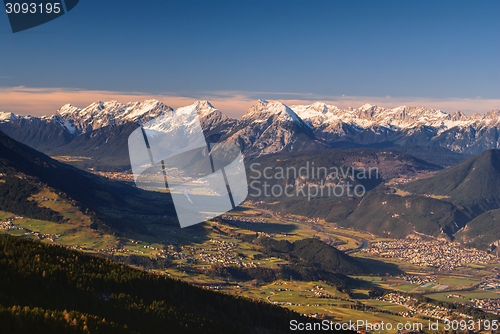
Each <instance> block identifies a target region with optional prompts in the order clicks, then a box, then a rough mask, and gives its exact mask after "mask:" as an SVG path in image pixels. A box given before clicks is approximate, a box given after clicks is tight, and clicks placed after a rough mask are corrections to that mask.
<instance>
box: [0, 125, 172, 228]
mask: <svg viewBox="0 0 500 334" xmlns="http://www.w3.org/2000/svg"><path fill="white" fill-rule="evenodd" d="M0 173H2V174H3V176H2V177H3V179H4V180H6V179H9V178H14V179H15V178H17V180H21V182H22V183H23V184H28V185H31V186H33V185H35V186H36V184H38V183H40V182H41V183H43V184H46V185H47V186H49V187H50V188H52V189H54V190H55V191H57V192H60V193H61V194H64V196H68V197H69V198H70V199H71V200H74V201H76V202H77V203H78V205H79V206H81V207H82V210H87V209H88V210H90V211H91V212H93V213H94V214H96V215H98V216H99V217H100V219H102V220H103V222H105V223H107V224H109V225H112V226H113V227H115V228H120V227H123V226H125V225H126V224H131V223H132V222H133V219H132V217H129V216H130V215H131V214H132V213H148V214H157V215H166V214H168V215H171V216H173V217H175V211H174V208H173V205H171V198H170V196H168V195H165V194H163V195H162V194H161V193H155V194H154V196H152V195H151V194H149V193H148V192H146V191H142V190H140V189H137V188H134V187H131V186H129V185H127V184H124V183H120V182H113V181H109V180H107V179H104V178H101V177H98V176H95V175H93V174H90V173H87V172H84V171H81V170H79V169H77V168H74V167H71V166H68V165H65V164H63V163H60V162H58V161H56V160H54V159H51V158H50V157H48V156H46V155H45V154H43V153H40V152H38V151H36V150H34V149H32V148H30V147H28V146H26V145H24V144H21V143H19V142H17V141H15V140H13V139H12V138H10V137H8V136H7V135H5V134H3V133H1V132H0ZM11 195H12V194H9V196H11ZM159 201H160V202H162V203H163V205H158V202H159ZM108 210H112V211H113V212H114V214H113V215H114V216H116V215H117V214H119V215H121V219H117V218H113V217H112V216H109V215H107V214H105V212H106V211H108ZM131 219H132V220H131ZM129 227H130V225H129ZM136 227H137V228H140V226H139V225H138V224H136Z"/></svg>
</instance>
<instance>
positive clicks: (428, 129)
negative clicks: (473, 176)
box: [0, 100, 500, 156]
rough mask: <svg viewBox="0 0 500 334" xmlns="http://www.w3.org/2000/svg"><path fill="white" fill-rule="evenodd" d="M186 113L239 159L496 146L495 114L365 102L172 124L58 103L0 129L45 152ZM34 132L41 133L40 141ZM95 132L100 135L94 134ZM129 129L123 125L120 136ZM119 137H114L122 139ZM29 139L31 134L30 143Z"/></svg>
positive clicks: (207, 116) (204, 107)
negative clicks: (324, 150)
mask: <svg viewBox="0 0 500 334" xmlns="http://www.w3.org/2000/svg"><path fill="white" fill-rule="evenodd" d="M193 108H195V109H196V111H197V114H198V115H199V119H200V123H201V126H202V129H203V131H204V134H205V137H206V139H207V141H208V142H218V141H220V140H224V141H228V142H231V143H235V144H238V145H239V146H240V148H241V149H242V151H243V152H244V153H245V155H247V156H259V155H263V154H269V153H274V152H278V151H282V150H285V151H286V150H299V149H304V148H307V149H318V148H321V147H330V146H333V147H338V146H340V147H345V145H347V146H348V147H352V146H355V145H363V146H366V145H368V146H369V145H374V144H376V145H380V144H383V145H437V146H443V147H447V148H449V149H451V150H454V151H458V152H467V153H473V154H475V153H480V151H481V150H483V149H486V148H498V147H500V135H499V133H500V131H499V130H500V111H499V110H493V111H491V112H488V113H485V114H484V115H479V114H474V115H471V116H466V115H464V114H463V113H462V112H460V111H457V112H455V113H453V114H447V113H445V112H443V111H440V110H434V109H429V108H424V107H410V106H400V107H397V108H392V109H391V108H382V107H378V106H374V105H371V104H368V103H367V104H364V105H363V106H361V107H359V108H346V109H340V108H338V107H336V106H333V105H328V104H325V103H323V102H315V103H312V104H310V105H294V106H291V107H288V106H286V105H285V104H283V103H281V102H278V101H265V100H259V101H258V102H257V103H256V104H255V105H254V106H252V107H251V108H250V109H249V110H248V111H247V112H246V113H245V115H243V116H242V117H241V118H240V119H239V120H235V119H232V118H229V117H227V116H226V115H224V114H223V113H221V112H220V111H219V110H217V109H216V108H215V107H214V106H213V105H211V104H210V103H209V102H208V101H198V102H195V103H193V104H192V105H190V106H186V107H182V108H178V109H177V110H176V111H175V114H176V115H177V116H179V117H175V118H172V117H171V114H172V113H173V112H174V110H173V109H172V108H171V107H169V106H167V105H165V104H163V103H161V102H159V101H157V100H146V101H144V102H130V103H127V104H121V103H119V102H117V101H109V102H102V101H97V102H95V103H92V104H90V105H89V106H87V107H85V108H83V109H81V108H77V107H75V106H72V105H71V104H66V105H64V106H62V107H61V108H60V109H59V110H58V111H57V112H56V114H55V115H53V116H51V117H47V116H44V117H31V116H16V115H14V114H12V113H6V112H0V130H1V131H4V132H6V133H7V132H8V134H9V135H10V136H13V137H14V138H15V139H18V140H21V141H23V140H24V142H26V143H27V144H30V145H32V146H33V145H34V147H35V146H37V145H41V144H43V145H44V146H43V147H51V143H50V140H53V139H52V138H54V136H53V135H52V134H51V133H54V132H57V133H58V134H57V136H56V137H57V138H58V142H57V143H58V145H65V143H67V142H68V141H71V140H72V139H71V138H76V137H80V135H82V134H86V133H88V134H89V136H94V135H96V136H98V135H99V136H105V134H106V133H107V132H106V131H107V130H106V129H108V128H109V129H113V128H114V127H116V126H119V125H126V124H129V123H136V124H144V125H145V127H146V126H147V127H155V128H157V129H161V130H162V131H175V130H176V129H180V128H183V129H189V122H192V121H193V120H192V119H184V118H183V117H181V116H182V114H183V113H186V115H187V114H188V111H192V110H193ZM169 115H170V116H169ZM181 123H182V124H181ZM131 125H133V124H131ZM103 128H104V129H103ZM42 129H43V131H44V133H43V135H40V131H42ZM100 129H103V130H106V131H99V133H97V132H96V131H97V130H100ZM133 129H134V127H133V126H129V127H128V128H127V131H132V130H133ZM59 131H62V132H63V133H59ZM127 131H125V132H123V133H122V134H121V136H126V135H127V133H128V132H127ZM34 133H39V135H38V137H36V136H34V135H33V134H34ZM116 133H120V131H117V132H116ZM16 134H17V135H16ZM81 140H82V139H80V141H81ZM41 141H44V142H43V143H42V142H41ZM38 143H40V144H38Z"/></svg>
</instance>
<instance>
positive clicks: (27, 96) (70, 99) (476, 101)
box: [0, 87, 500, 118]
mask: <svg viewBox="0 0 500 334" xmlns="http://www.w3.org/2000/svg"><path fill="white" fill-rule="evenodd" d="M147 99H156V100H159V101H161V102H163V103H165V104H167V105H169V106H171V107H172V108H178V107H182V106H185V105H188V104H192V103H193V102H195V101H197V100H208V101H210V102H211V103H212V105H214V106H215V107H216V108H218V109H219V110H220V111H222V112H223V113H224V114H226V115H228V116H231V117H234V118H238V117H240V116H241V115H243V114H244V113H245V112H246V111H247V110H248V109H249V108H250V107H251V106H252V105H254V104H255V103H256V101H257V100H258V99H266V100H278V101H281V102H283V103H285V104H286V105H289V106H290V105H297V104H311V103H313V102H315V101H321V102H325V103H327V104H331V105H335V106H337V107H339V108H347V107H352V108H358V107H360V106H361V105H363V104H365V103H370V104H373V105H378V106H381V107H385V108H394V107H398V106H401V105H407V106H423V107H428V108H433V109H440V110H443V111H445V112H448V113H452V112H455V111H457V110H461V111H463V112H464V113H466V114H472V113H475V112H478V113H481V114H483V113H485V112H487V111H490V110H493V109H499V108H500V99H482V98H479V97H477V98H470V99H468V98H443V99H435V98H424V97H391V96H384V97H373V96H344V95H342V96H327V95H316V94H309V93H307V94H297V93H282V92H242V91H207V92H197V93H177V94H174V93H168V94H149V93H141V92H114V91H99V90H82V89H68V88H30V87H4V88H2V87H0V111H8V112H13V113H15V114H21V115H28V114H29V115H34V116H41V115H52V114H54V113H55V112H56V111H57V110H58V109H59V108H60V107H61V106H63V105H65V104H68V103H70V104H72V105H74V106H77V107H80V108H83V107H85V106H87V105H89V104H91V103H92V102H95V101H98V100H100V101H110V100H116V101H118V102H121V103H128V102H135V101H144V100H147Z"/></svg>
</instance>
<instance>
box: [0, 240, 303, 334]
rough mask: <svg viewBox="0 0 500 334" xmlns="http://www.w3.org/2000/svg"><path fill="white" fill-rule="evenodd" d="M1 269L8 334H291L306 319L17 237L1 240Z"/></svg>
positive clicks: (0, 309) (1, 307) (1, 310)
mask: <svg viewBox="0 0 500 334" xmlns="http://www.w3.org/2000/svg"><path fill="white" fill-rule="evenodd" d="M0 270H1V272H2V275H0V285H1V286H8V287H9V288H8V289H2V291H1V292H0V319H2V330H7V332H9V333H16V332H17V333H19V332H23V333H25V332H26V329H30V330H29V332H32V333H34V332H36V333H41V332H46V333H54V332H58V333H59V332H63V333H79V332H82V333H85V332H91V333H155V332H165V331H168V332H172V333H235V332H240V333H285V332H288V328H289V322H290V320H291V319H297V320H299V321H303V320H304V319H303V318H302V317H301V316H300V315H299V314H297V313H295V312H293V311H290V310H288V309H286V308H281V307H278V306H275V305H271V304H269V303H266V302H262V301H252V300H250V299H246V298H241V297H234V296H231V295H229V294H224V293H218V292H214V291H210V290H207V289H202V288H199V287H195V286H193V285H190V284H188V283H184V282H182V281H179V280H174V279H171V278H168V277H165V276H161V275H156V274H151V273H147V272H145V271H140V270H137V269H133V268H131V267H129V266H126V265H123V264H120V263H113V262H111V261H108V260H104V259H102V258H99V257H96V256H90V255H87V254H85V253H82V252H77V251H73V250H68V249H65V248H63V247H60V246H53V245H45V244H42V243H39V242H34V241H30V240H25V239H22V238H15V237H11V236H0ZM68 296H71V298H68ZM68 311H69V312H68ZM7 326H10V329H11V330H9V329H8V328H9V327H7ZM84 326H85V328H86V329H84ZM23 327H24V330H23ZM56 329H58V330H57V331H55V330H56ZM42 330H45V331H42ZM51 330H52V331H51Z"/></svg>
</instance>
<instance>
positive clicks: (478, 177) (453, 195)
mask: <svg viewBox="0 0 500 334" xmlns="http://www.w3.org/2000/svg"><path fill="white" fill-rule="evenodd" d="M402 189H404V190H406V191H410V192H412V193H417V194H427V195H439V196H446V197H448V198H445V199H444V200H446V201H449V202H451V203H453V204H455V205H456V206H457V207H460V208H464V209H465V210H467V211H468V212H470V214H472V215H475V216H476V215H479V214H481V213H482V212H485V211H488V210H493V209H498V208H500V192H499V191H498V189H500V150H487V151H485V152H483V153H481V154H479V155H476V156H474V157H472V158H469V159H467V160H466V161H464V162H462V163H459V164H457V165H455V166H453V167H450V168H448V169H445V170H443V171H441V172H439V173H437V174H436V175H434V176H433V177H430V178H427V179H423V180H419V181H415V182H412V183H410V184H408V185H405V186H403V187H402Z"/></svg>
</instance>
